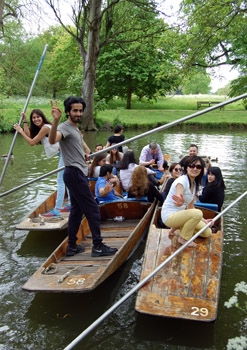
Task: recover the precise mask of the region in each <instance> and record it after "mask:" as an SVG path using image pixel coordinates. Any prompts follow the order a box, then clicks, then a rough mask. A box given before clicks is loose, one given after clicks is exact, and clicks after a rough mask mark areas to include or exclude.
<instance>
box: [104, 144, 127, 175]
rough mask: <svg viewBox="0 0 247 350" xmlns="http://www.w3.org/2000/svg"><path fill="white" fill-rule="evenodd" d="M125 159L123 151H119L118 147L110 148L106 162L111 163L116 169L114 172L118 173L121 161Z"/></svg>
mask: <svg viewBox="0 0 247 350" xmlns="http://www.w3.org/2000/svg"><path fill="white" fill-rule="evenodd" d="M122 159H123V153H122V152H119V149H118V147H115V148H113V149H111V150H110V153H109V154H108V155H107V156H106V164H111V165H113V167H114V168H115V169H113V174H114V175H117V173H118V171H117V169H118V168H119V165H120V162H121V160H122Z"/></svg>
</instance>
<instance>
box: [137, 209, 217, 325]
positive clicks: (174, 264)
mask: <svg viewBox="0 0 247 350" xmlns="http://www.w3.org/2000/svg"><path fill="white" fill-rule="evenodd" d="M202 210H203V212H204V217H205V218H210V217H211V218H212V217H214V216H215V215H216V214H214V215H212V211H211V210H205V209H202ZM159 215H160V210H158V211H157V212H156V213H155V215H154V218H153V220H152V224H151V226H150V229H149V233H148V238H147V243H146V249H145V253H144V261H143V265H142V273H141V277H140V279H141V280H142V279H143V278H145V277H146V276H147V275H149V274H150V273H151V272H152V271H154V270H155V269H156V268H157V267H158V266H159V265H160V264H161V263H162V262H163V261H165V260H166V259H167V258H168V257H169V256H171V255H172V254H173V253H174V252H175V251H176V250H177V249H178V248H179V247H181V245H180V244H179V242H178V241H177V239H178V230H177V231H176V234H175V235H174V236H169V234H168V232H169V230H168V229H163V228H158V227H157V225H156V223H157V218H158V216H159ZM217 224H219V223H217ZM196 243H198V245H197V247H196V248H191V247H186V248H184V250H183V251H181V252H180V253H179V254H178V255H176V256H175V257H174V258H173V259H172V260H171V261H169V262H168V263H167V264H166V265H165V266H164V267H163V268H162V269H161V270H159V271H158V272H157V273H156V274H155V275H154V276H153V277H152V278H151V279H150V280H149V281H148V282H147V283H146V284H145V285H144V286H143V287H142V288H141V289H140V290H139V292H138V295H137V300H136V310H137V311H138V312H140V313H145V314H149V315H157V316H164V317H173V318H180V319H190V320H197V321H207V322H210V321H213V320H215V319H216V317H217V306H218V298H219V291H220V278H221V266H222V249H223V228H222V223H221V229H218V231H217V233H216V234H212V236H211V237H210V238H201V237H198V238H197V239H196Z"/></svg>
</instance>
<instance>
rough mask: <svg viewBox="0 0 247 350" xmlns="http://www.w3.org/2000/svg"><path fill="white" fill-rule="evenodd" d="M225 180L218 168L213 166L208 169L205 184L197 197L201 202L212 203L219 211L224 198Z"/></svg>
mask: <svg viewBox="0 0 247 350" xmlns="http://www.w3.org/2000/svg"><path fill="white" fill-rule="evenodd" d="M225 189H226V186H225V182H224V180H223V176H222V173H221V170H220V168H218V167H216V166H213V167H211V168H209V169H208V174H207V180H206V185H205V187H204V188H203V190H202V194H201V195H199V196H198V199H199V201H200V202H202V203H214V204H217V205H218V211H221V209H222V205H223V203H224V199H225Z"/></svg>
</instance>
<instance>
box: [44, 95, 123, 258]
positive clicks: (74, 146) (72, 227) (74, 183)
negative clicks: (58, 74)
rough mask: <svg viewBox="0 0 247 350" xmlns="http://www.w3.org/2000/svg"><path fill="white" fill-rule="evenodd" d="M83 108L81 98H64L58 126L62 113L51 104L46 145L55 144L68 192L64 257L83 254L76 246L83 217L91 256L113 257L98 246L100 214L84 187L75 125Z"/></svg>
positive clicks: (85, 169)
mask: <svg viewBox="0 0 247 350" xmlns="http://www.w3.org/2000/svg"><path fill="white" fill-rule="evenodd" d="M85 107H86V103H85V101H84V100H83V99H82V98H81V97H77V96H71V97H68V98H67V99H66V100H65V101H64V108H65V113H66V116H67V118H68V120H67V121H66V122H64V123H61V124H60V125H58V123H59V120H60V118H61V115H62V112H61V110H60V109H59V108H58V106H57V104H56V106H54V105H53V103H52V115H53V118H54V121H53V124H52V127H51V130H50V134H49V142H50V143H51V144H54V143H55V142H58V141H59V145H60V149H61V152H62V155H63V160H64V165H65V171H64V182H65V184H66V186H67V187H68V189H69V192H70V198H71V210H70V216H69V222H68V235H69V237H68V243H69V244H68V247H67V251H66V255H68V256H73V255H75V254H77V253H82V252H84V251H85V248H84V247H83V246H82V245H77V244H76V240H77V236H76V234H77V232H78V229H79V226H80V223H81V219H82V216H83V214H84V215H85V216H86V218H87V220H88V224H89V227H90V230H91V233H92V239H93V247H92V256H107V255H114V254H115V253H116V252H117V248H111V247H108V246H107V245H105V244H104V243H103V242H102V237H101V232H100V211H99V207H98V204H97V203H96V201H95V200H94V197H93V195H92V193H91V191H90V188H89V186H88V179H87V175H88V166H87V163H86V160H85V153H84V149H83V146H82V144H83V138H82V134H81V132H80V130H79V129H78V123H79V122H80V120H81V118H82V116H83V111H84V109H85Z"/></svg>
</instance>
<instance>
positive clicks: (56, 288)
mask: <svg viewBox="0 0 247 350" xmlns="http://www.w3.org/2000/svg"><path fill="white" fill-rule="evenodd" d="M154 206H155V203H153V204H151V203H147V202H138V201H136V202H132V201H131V202H128V201H126V202H125V201H121V202H109V203H105V204H103V205H101V206H100V210H101V220H102V221H101V233H102V237H103V241H104V243H105V244H106V245H109V246H111V247H116V248H118V252H117V253H116V254H115V255H113V256H103V257H92V256H91V250H92V240H91V232H90V229H89V227H88V222H87V220H86V218H84V219H83V220H82V224H81V227H80V230H79V232H78V235H77V236H78V240H77V244H79V243H82V245H83V246H84V247H85V249H86V250H85V252H83V253H80V254H76V255H74V256H72V257H67V256H66V255H65V252H66V248H67V245H68V239H67V238H66V239H65V240H64V241H63V242H62V243H61V244H60V246H59V247H58V248H57V249H56V250H55V251H54V252H53V253H52V254H51V255H50V257H49V258H48V259H47V260H46V261H45V263H44V264H42V266H41V267H40V268H39V269H38V270H37V271H36V272H35V273H34V274H33V275H32V276H31V277H30V279H29V280H28V281H27V282H26V283H25V284H24V286H23V289H24V290H28V291H40V292H80V293H82V292H89V291H92V290H93V289H95V288H96V287H97V286H98V285H99V284H100V283H102V282H103V281H104V280H105V279H106V278H107V277H109V276H110V275H111V274H112V273H113V272H114V271H116V270H117V269H118V268H119V267H120V266H121V265H122V264H123V263H124V262H125V261H126V260H127V258H128V257H129V256H130V254H131V253H132V251H133V249H134V248H135V246H136V244H137V243H138V241H140V238H141V237H142V235H143V234H144V232H145V230H147V228H148V226H149V223H150V219H151V216H152V214H153V210H154ZM117 216H122V217H124V218H125V219H124V221H115V220H114V218H115V217H117ZM72 270H73V271H72ZM65 274H68V276H66V277H65V278H64V280H63V281H62V282H60V283H59V279H60V278H61V277H63V276H64V275H65Z"/></svg>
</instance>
